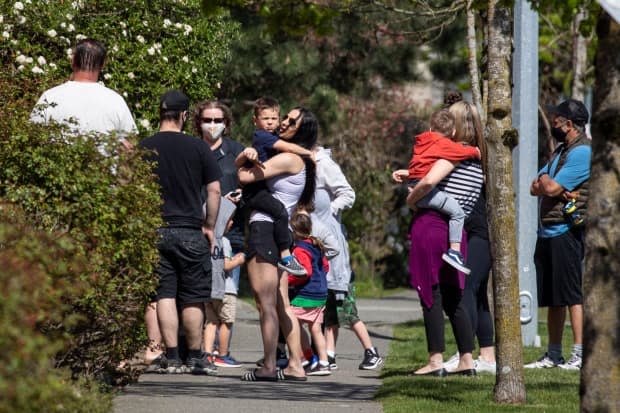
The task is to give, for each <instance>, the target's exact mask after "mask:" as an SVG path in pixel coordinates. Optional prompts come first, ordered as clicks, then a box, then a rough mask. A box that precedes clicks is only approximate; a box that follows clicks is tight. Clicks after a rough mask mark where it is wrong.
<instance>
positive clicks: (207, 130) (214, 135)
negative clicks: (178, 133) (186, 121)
mask: <svg viewBox="0 0 620 413" xmlns="http://www.w3.org/2000/svg"><path fill="white" fill-rule="evenodd" d="M200 128H201V129H202V133H204V134H207V135H210V136H211V140H212V141H216V140H218V139H219V138H220V136H222V133H223V132H224V129H226V125H224V124H223V123H202V124H201V125H200Z"/></svg>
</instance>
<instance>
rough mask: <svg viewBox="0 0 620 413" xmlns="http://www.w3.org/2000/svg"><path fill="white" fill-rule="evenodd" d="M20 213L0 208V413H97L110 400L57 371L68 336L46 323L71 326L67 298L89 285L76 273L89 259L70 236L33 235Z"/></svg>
mask: <svg viewBox="0 0 620 413" xmlns="http://www.w3.org/2000/svg"><path fill="white" fill-rule="evenodd" d="M27 221H28V218H26V217H24V215H23V212H22V211H20V210H19V209H15V208H14V207H13V206H11V205H9V204H2V205H0V284H2V286H3V288H2V290H3V293H2V299H0V314H1V316H0V331H1V332H2V333H1V334H0V347H2V349H3V350H2V352H1V353H0V393H1V394H2V398H1V399H0V412H7V413H8V412H43V411H45V412H60V411H63V412H87V411H88V412H102V411H107V410H108V409H109V407H110V404H111V403H110V398H109V397H108V396H102V395H101V394H99V392H98V391H97V386H94V387H93V386H92V383H88V382H87V381H80V382H78V383H75V384H74V383H73V382H72V380H71V372H70V371H68V370H67V369H54V368H52V366H53V359H54V356H55V355H56V353H57V352H58V351H61V350H62V349H63V348H66V347H67V346H68V345H69V342H70V340H71V337H70V336H68V335H66V334H62V332H61V331H59V330H57V329H56V330H55V331H53V332H52V331H48V332H47V333H44V332H43V330H44V329H46V327H44V326H47V328H49V327H50V326H58V325H64V326H66V327H70V326H75V325H76V323H78V322H79V316H78V315H75V314H72V312H71V306H70V305H69V304H68V303H67V301H66V300H65V299H64V297H76V296H79V295H80V294H82V293H83V292H84V291H85V290H86V289H87V284H86V283H84V282H82V281H80V280H76V279H75V278H74V277H73V275H74V274H75V273H79V272H82V271H84V269H85V268H86V265H87V259H86V257H85V256H84V255H83V254H81V253H80V252H79V249H78V248H77V243H76V242H75V241H74V240H72V239H71V237H70V236H69V235H68V234H66V233H65V234H61V233H49V232H44V231H36V230H34V229H33V228H32V226H31V225H29V224H27V223H26V222H27Z"/></svg>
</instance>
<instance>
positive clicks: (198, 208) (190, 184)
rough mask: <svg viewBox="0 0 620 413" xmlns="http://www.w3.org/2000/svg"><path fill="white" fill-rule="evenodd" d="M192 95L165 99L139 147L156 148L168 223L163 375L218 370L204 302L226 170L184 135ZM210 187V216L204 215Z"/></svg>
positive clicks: (160, 306) (160, 298)
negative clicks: (206, 334)
mask: <svg viewBox="0 0 620 413" xmlns="http://www.w3.org/2000/svg"><path fill="white" fill-rule="evenodd" d="M188 109H189V99H188V98H187V96H185V94H184V93H183V92H181V91H179V90H170V91H168V92H166V93H164V94H163V95H162V97H161V101H160V108H159V119H160V128H159V132H158V133H156V134H155V135H153V136H151V137H150V138H147V139H145V140H143V141H142V142H141V143H140V146H142V147H143V148H146V149H151V150H153V155H152V157H151V159H152V160H153V161H155V162H156V166H155V168H154V172H155V173H156V174H157V176H158V177H159V183H160V185H161V196H162V199H163V205H162V218H163V220H164V226H163V227H162V228H160V229H159V230H158V232H159V235H160V241H159V244H158V249H159V255H160V261H159V266H158V269H157V272H158V275H159V286H158V288H157V318H158V320H159V326H160V329H161V333H162V336H163V340H164V343H165V345H166V354H165V356H164V357H161V358H160V359H159V360H158V362H159V364H160V368H159V371H160V372H164V373H184V372H188V371H189V372H191V373H194V374H215V373H216V372H217V369H216V367H215V366H214V365H213V363H212V362H210V361H209V359H208V357H207V355H206V353H203V352H202V350H201V344H202V331H203V321H204V320H203V308H204V303H205V302H207V301H209V299H210V296H211V246H212V245H214V235H213V229H214V227H215V219H216V217H217V213H218V209H219V205H220V183H219V179H220V177H221V175H222V172H221V170H220V168H219V166H218V165H217V161H216V159H215V157H214V156H213V153H212V151H211V148H209V145H207V144H206V143H205V142H204V141H203V140H201V139H197V138H194V137H192V136H189V135H186V134H184V133H182V132H181V131H182V130H183V126H184V125H185V122H186V121H187V119H188V116H189V114H188ZM205 189H206V196H207V199H206V217H205V216H204V214H203V207H202V206H203V201H204V193H205V192H204V190H205ZM177 302H178V304H179V307H180V308H181V316H182V317H181V318H182V322H183V329H184V331H185V336H186V339H187V347H188V357H187V362H186V367H185V366H183V363H182V361H181V358H180V356H179V347H178V327H179V319H178V313H177Z"/></svg>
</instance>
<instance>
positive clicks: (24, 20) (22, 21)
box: [17, 16, 26, 24]
mask: <svg viewBox="0 0 620 413" xmlns="http://www.w3.org/2000/svg"><path fill="white" fill-rule="evenodd" d="M24 23H26V18H25V17H24V16H19V18H18V19H17V24H24Z"/></svg>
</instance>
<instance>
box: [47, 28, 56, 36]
mask: <svg viewBox="0 0 620 413" xmlns="http://www.w3.org/2000/svg"><path fill="white" fill-rule="evenodd" d="M57 34H58V33H56V30H54V29H51V30H48V31H47V35H48V36H49V37H56V35H57Z"/></svg>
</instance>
